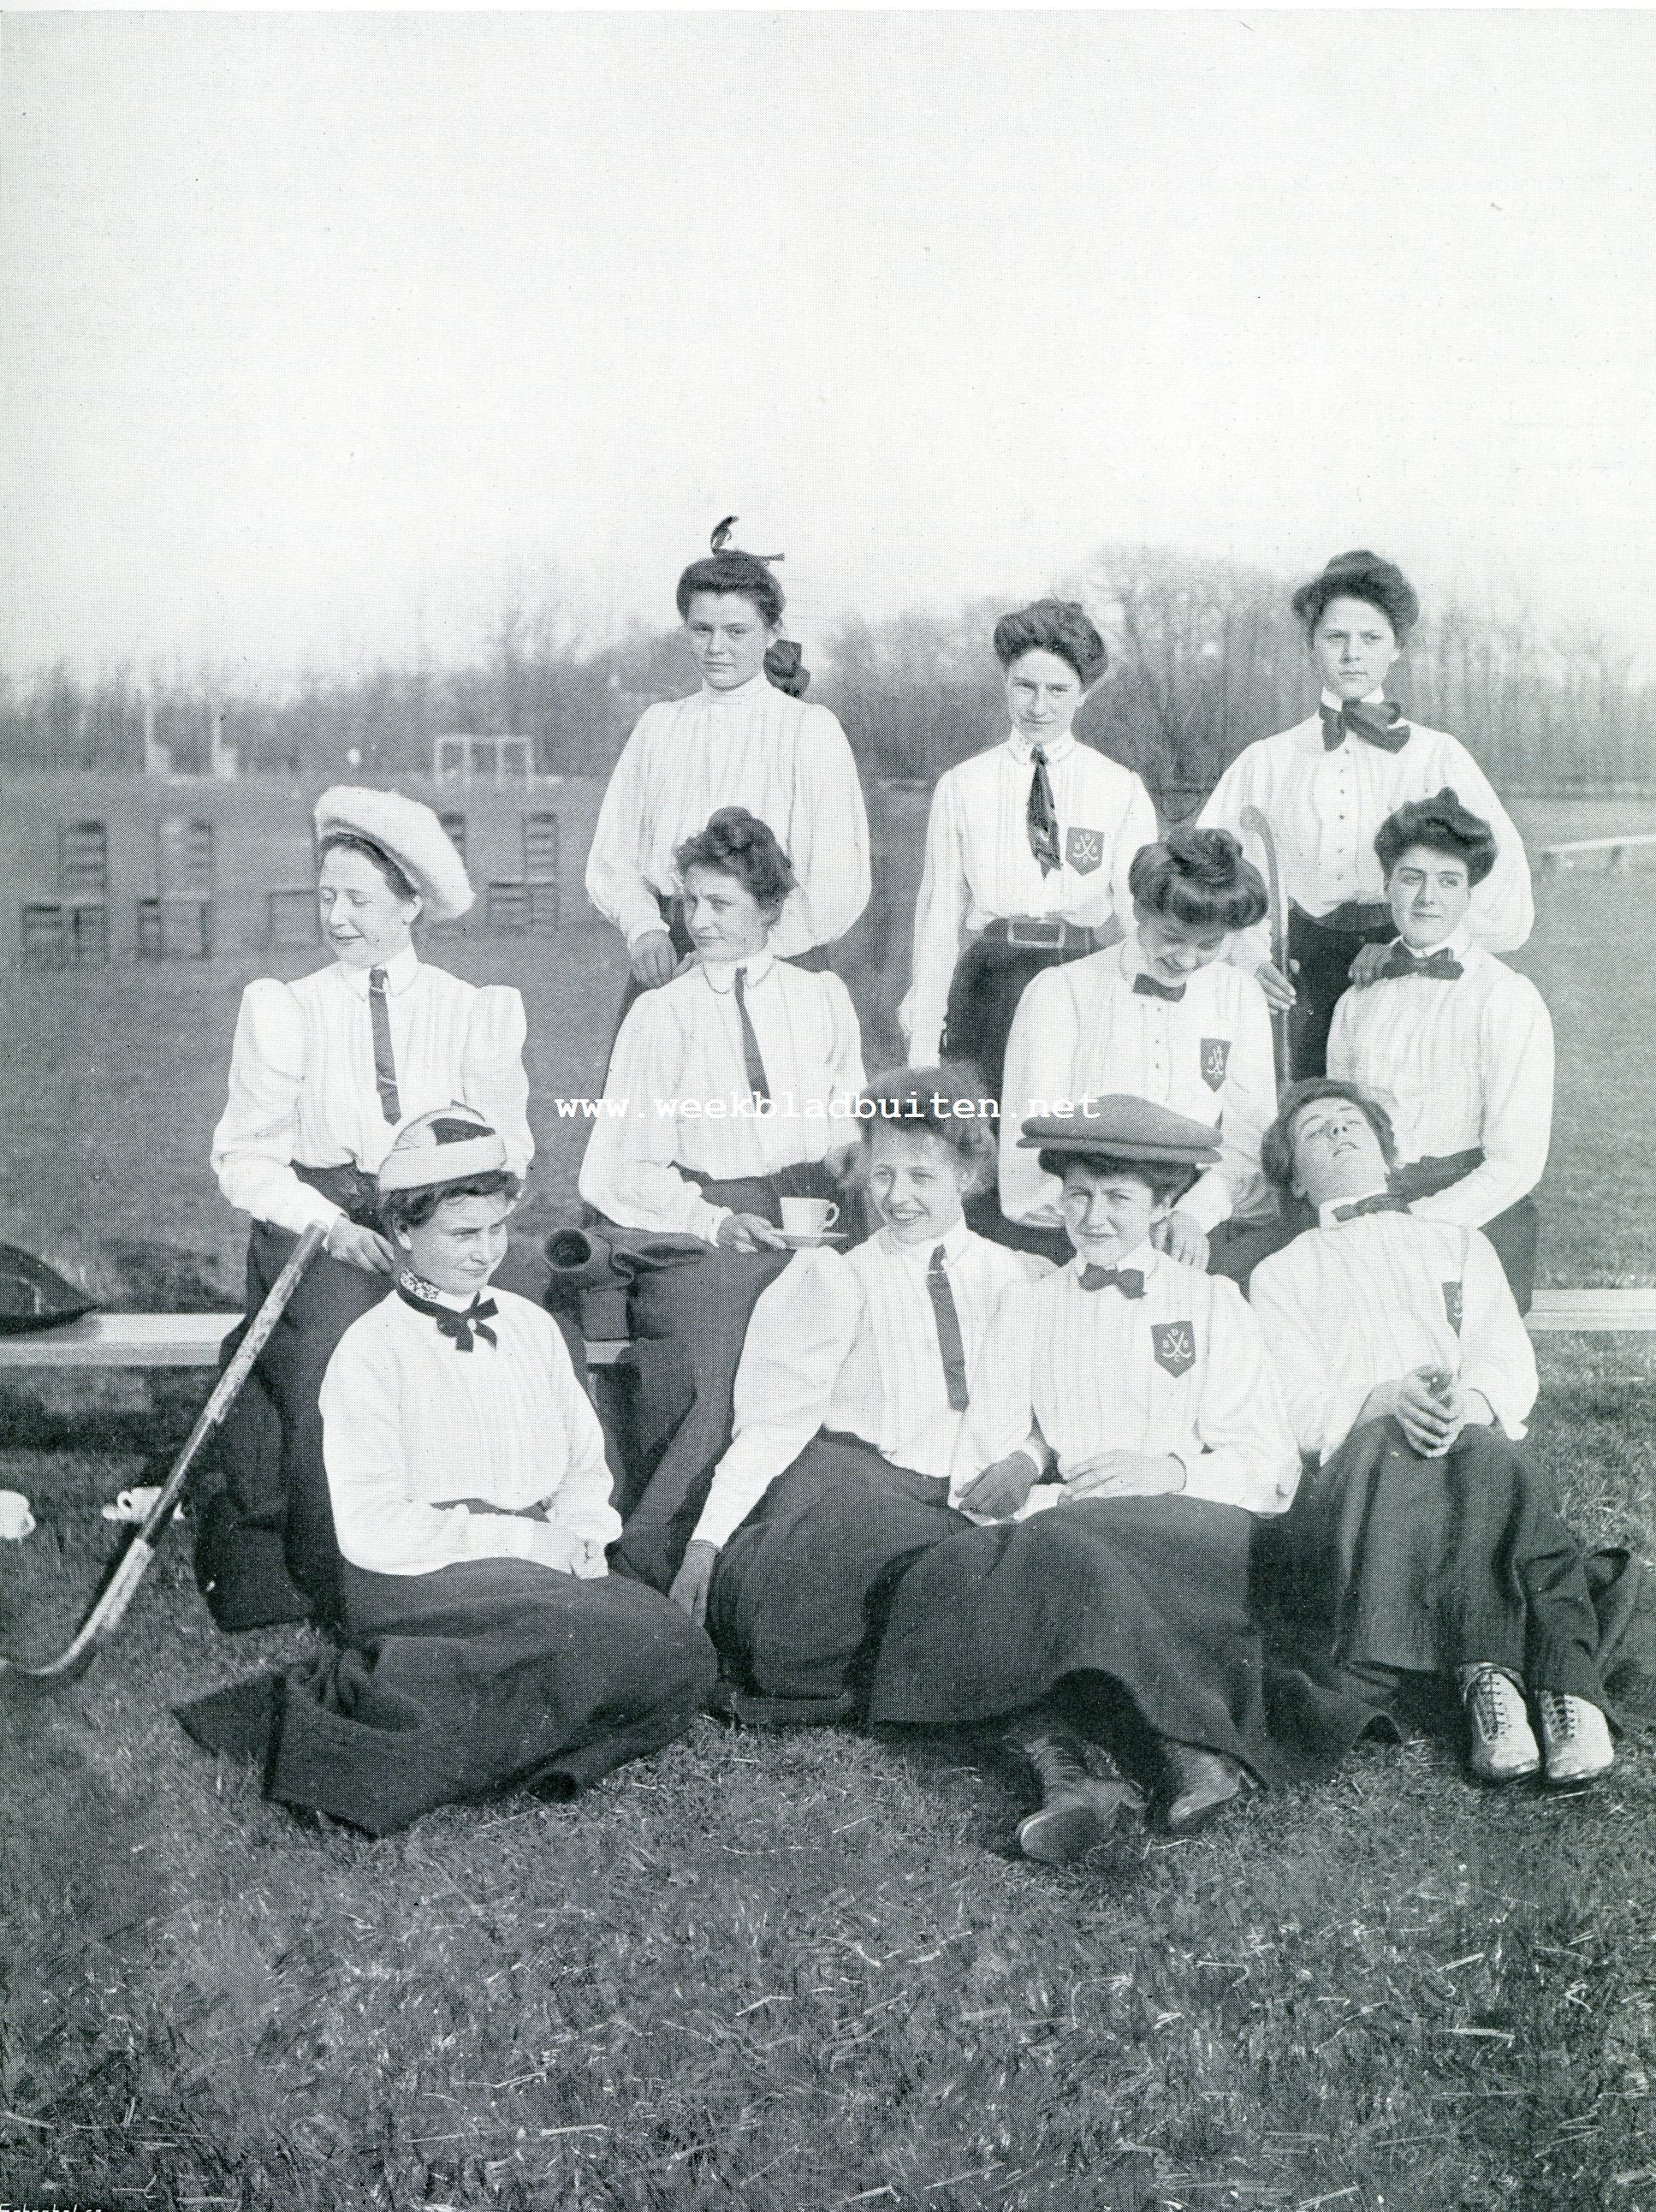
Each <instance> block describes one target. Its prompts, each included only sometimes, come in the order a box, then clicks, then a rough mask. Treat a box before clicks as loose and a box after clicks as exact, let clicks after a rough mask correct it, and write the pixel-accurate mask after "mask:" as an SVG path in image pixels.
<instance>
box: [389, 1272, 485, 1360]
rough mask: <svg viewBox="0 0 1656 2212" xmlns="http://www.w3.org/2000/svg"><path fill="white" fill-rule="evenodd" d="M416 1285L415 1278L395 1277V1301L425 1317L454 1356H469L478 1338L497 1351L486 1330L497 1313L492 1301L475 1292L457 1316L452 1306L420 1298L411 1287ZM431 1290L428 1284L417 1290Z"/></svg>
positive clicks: (431, 1299) (409, 1276)
mask: <svg viewBox="0 0 1656 2212" xmlns="http://www.w3.org/2000/svg"><path fill="white" fill-rule="evenodd" d="M418 1281H419V1278H418V1277H417V1276H412V1275H399V1276H398V1277H397V1297H399V1298H401V1299H402V1301H403V1304H405V1305H410V1306H412V1307H413V1308H414V1310H415V1311H416V1313H422V1314H429V1315H430V1316H431V1318H432V1319H433V1321H434V1322H436V1324H437V1326H438V1328H439V1329H440V1331H441V1332H442V1334H444V1335H445V1336H446V1337H447V1338H448V1339H449V1340H451V1342H452V1344H453V1346H454V1349H455V1350H456V1351H457V1352H470V1349H471V1340H472V1339H473V1337H475V1336H481V1337H482V1340H483V1342H484V1343H485V1344H492V1345H494V1346H496V1347H497V1348H498V1346H499V1344H500V1339H499V1337H497V1336H496V1335H495V1334H494V1330H493V1329H492V1328H490V1327H489V1326H488V1324H489V1322H492V1321H493V1320H494V1319H495V1317H496V1316H498V1314H499V1313H500V1308H499V1306H497V1305H496V1304H495V1303H494V1299H493V1298H486V1297H484V1296H483V1294H482V1291H478V1293H477V1295H476V1297H474V1298H473V1300H472V1301H471V1304H470V1305H469V1306H468V1307H467V1308H466V1309H465V1310H464V1313H460V1312H457V1311H456V1310H455V1309H454V1307H452V1306H446V1305H442V1304H440V1303H439V1302H438V1300H437V1299H435V1298H428V1297H422V1296H421V1295H420V1290H418V1289H416V1287H415V1285H416V1283H417V1282H418ZM431 1288H432V1285H430V1284H429V1283H427V1284H422V1285H421V1289H423V1290H429V1289H431Z"/></svg>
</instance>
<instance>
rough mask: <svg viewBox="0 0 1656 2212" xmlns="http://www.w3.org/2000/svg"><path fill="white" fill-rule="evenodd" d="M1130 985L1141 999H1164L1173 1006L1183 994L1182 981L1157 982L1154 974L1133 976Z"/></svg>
mask: <svg viewBox="0 0 1656 2212" xmlns="http://www.w3.org/2000/svg"><path fill="white" fill-rule="evenodd" d="M1132 987H1133V988H1134V990H1135V991H1137V994H1138V995H1139V997H1140V998H1141V999H1166V1000H1168V1004H1169V1005H1171V1006H1177V1005H1178V1004H1179V1001H1180V999H1182V998H1183V997H1184V995H1185V986H1184V985H1183V984H1182V983H1158V982H1157V981H1156V978H1155V976H1154V975H1143V974H1142V973H1141V974H1139V975H1135V976H1134V977H1133V979H1132Z"/></svg>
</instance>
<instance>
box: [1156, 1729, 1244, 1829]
mask: <svg viewBox="0 0 1656 2212" xmlns="http://www.w3.org/2000/svg"><path fill="white" fill-rule="evenodd" d="M1162 1758H1163V1759H1165V1760H1166V1761H1167V1768H1168V1773H1167V1782H1166V1784H1165V1794H1164V1796H1163V1798H1162V1826H1163V1827H1165V1828H1166V1830H1167V1832H1168V1834H1169V1835H1170V1836H1193V1835H1194V1834H1195V1833H1196V1832H1197V1830H1198V1828H1205V1827H1206V1826H1207V1824H1208V1822H1209V1821H1210V1820H1214V1819H1215V1818H1216V1816H1217V1815H1218V1814H1221V1813H1222V1812H1223V1811H1224V1809H1225V1808H1226V1806H1227V1805H1228V1804H1230V1803H1232V1802H1233V1801H1234V1799H1236V1798H1238V1797H1240V1796H1241V1795H1242V1794H1243V1792H1244V1791H1245V1790H1250V1789H1252V1788H1253V1779H1252V1778H1251V1777H1250V1775H1249V1774H1248V1772H1247V1768H1246V1767H1243V1766H1240V1765H1238V1764H1237V1762H1236V1761H1235V1760H1234V1759H1228V1758H1227V1757H1226V1756H1225V1754H1224V1753H1223V1752H1219V1751H1198V1749H1197V1747H1196V1746H1195V1745H1194V1744H1190V1743H1174V1742H1171V1741H1168V1738H1166V1737H1165V1736H1164V1737H1163V1738H1162Z"/></svg>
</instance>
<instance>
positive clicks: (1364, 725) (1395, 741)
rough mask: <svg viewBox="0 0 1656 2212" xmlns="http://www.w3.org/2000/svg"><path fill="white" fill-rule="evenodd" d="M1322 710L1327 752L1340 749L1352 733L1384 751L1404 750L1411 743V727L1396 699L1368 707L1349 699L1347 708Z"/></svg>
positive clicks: (1326, 708) (1358, 700)
mask: <svg viewBox="0 0 1656 2212" xmlns="http://www.w3.org/2000/svg"><path fill="white" fill-rule="evenodd" d="M1319 712H1320V713H1321V715H1322V718H1323V750H1325V752H1331V753H1332V752H1338V750H1339V749H1340V747H1341V745H1343V744H1344V742H1345V739H1346V737H1347V735H1348V733H1349V734H1350V736H1352V737H1354V738H1362V741H1363V743H1364V744H1366V745H1378V746H1379V747H1380V750H1381V751H1382V752H1383V753H1400V752H1401V751H1402V750H1403V749H1404V746H1405V745H1406V744H1408V742H1409V738H1410V726H1409V724H1408V723H1407V722H1405V721H1404V719H1403V709H1402V708H1401V707H1399V706H1398V704H1397V702H1396V701H1395V700H1392V699H1382V700H1380V702H1378V703H1377V704H1375V705H1372V706H1368V705H1365V704H1364V702H1362V700H1361V699H1348V700H1347V701H1346V702H1345V704H1344V707H1323V708H1320V709H1319Z"/></svg>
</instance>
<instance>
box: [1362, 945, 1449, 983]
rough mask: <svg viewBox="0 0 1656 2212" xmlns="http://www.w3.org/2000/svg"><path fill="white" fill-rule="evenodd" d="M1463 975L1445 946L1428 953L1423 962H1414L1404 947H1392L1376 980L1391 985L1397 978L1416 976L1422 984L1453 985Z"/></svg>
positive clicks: (1412, 955) (1414, 958)
mask: <svg viewBox="0 0 1656 2212" xmlns="http://www.w3.org/2000/svg"><path fill="white" fill-rule="evenodd" d="M1465 973H1466V970H1465V969H1464V968H1463V967H1462V966H1461V964H1460V963H1459V960H1457V959H1456V958H1455V956H1454V954H1453V952H1451V951H1450V950H1449V948H1448V946H1447V945H1439V947H1438V949H1437V951H1435V952H1432V953H1429V954H1428V955H1427V957H1426V958H1425V959H1424V960H1416V957H1415V956H1414V954H1413V953H1412V952H1410V951H1409V950H1408V948H1407V947H1406V946H1405V945H1393V946H1392V949H1391V951H1389V952H1388V953H1387V954H1386V959H1385V961H1384V963H1382V965H1381V967H1380V970H1379V975H1378V978H1377V980H1378V981H1380V982H1382V983H1392V982H1396V981H1398V978H1399V977H1407V976H1410V975H1418V976H1419V977H1420V978H1421V980H1422V981H1423V982H1428V983H1453V981H1455V980H1456V978H1457V977H1458V976H1461V975H1465Z"/></svg>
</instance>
